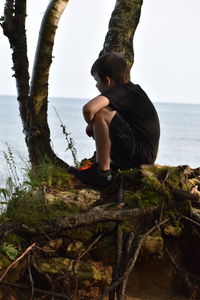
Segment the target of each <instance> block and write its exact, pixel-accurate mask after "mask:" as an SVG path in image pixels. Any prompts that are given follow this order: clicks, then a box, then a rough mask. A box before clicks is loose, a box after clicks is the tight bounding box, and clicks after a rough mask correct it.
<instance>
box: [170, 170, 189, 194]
mask: <svg viewBox="0 0 200 300" xmlns="http://www.w3.org/2000/svg"><path fill="white" fill-rule="evenodd" d="M166 182H167V184H169V185H170V186H173V187H175V188H179V189H183V190H188V185H187V179H186V178H185V175H184V174H183V168H182V167H181V166H179V167H171V168H169V170H168V175H167V180H166Z"/></svg>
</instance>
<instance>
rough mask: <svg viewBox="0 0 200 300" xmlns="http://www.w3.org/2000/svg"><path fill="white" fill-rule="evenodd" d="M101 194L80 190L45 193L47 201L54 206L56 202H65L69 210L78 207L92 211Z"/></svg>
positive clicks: (95, 191) (89, 190)
mask: <svg viewBox="0 0 200 300" xmlns="http://www.w3.org/2000/svg"><path fill="white" fill-rule="evenodd" d="M100 197H101V195H100V192H99V191H97V190H93V189H86V188H85V189H80V190H73V191H64V192H63V191H54V192H53V193H48V192H46V193H45V201H46V202H47V203H48V204H54V203H55V202H56V201H58V200H59V201H61V200H62V201H63V202H64V203H65V204H66V205H67V206H68V207H69V208H70V207H72V206H77V207H78V208H80V209H81V210H84V211H86V210H88V209H90V208H91V207H92V206H93V205H94V203H95V202H96V201H98V200H99V199H100Z"/></svg>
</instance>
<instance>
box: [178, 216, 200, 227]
mask: <svg viewBox="0 0 200 300" xmlns="http://www.w3.org/2000/svg"><path fill="white" fill-rule="evenodd" d="M180 219H185V220H187V221H189V222H191V223H192V224H194V225H197V226H199V227H200V223H198V222H196V221H194V220H192V219H191V218H188V217H186V216H183V215H181V217H180Z"/></svg>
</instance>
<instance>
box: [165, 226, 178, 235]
mask: <svg viewBox="0 0 200 300" xmlns="http://www.w3.org/2000/svg"><path fill="white" fill-rule="evenodd" d="M164 233H165V234H166V235H169V236H174V237H179V236H180V235H181V233H182V228H181V227H180V226H173V225H166V226H165V227H164Z"/></svg>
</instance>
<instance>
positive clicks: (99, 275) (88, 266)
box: [38, 257, 109, 281]
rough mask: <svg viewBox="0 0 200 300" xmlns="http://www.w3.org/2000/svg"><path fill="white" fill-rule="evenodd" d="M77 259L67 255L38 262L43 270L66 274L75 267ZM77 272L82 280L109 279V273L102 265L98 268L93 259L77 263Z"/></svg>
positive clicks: (39, 267)
mask: <svg viewBox="0 0 200 300" xmlns="http://www.w3.org/2000/svg"><path fill="white" fill-rule="evenodd" d="M74 263H75V261H74V260H70V259H68V258H65V257H57V258H51V259H45V260H43V261H41V262H40V263H38V269H39V270H40V271H41V272H47V273H53V274H65V273H67V271H71V270H72V269H73V265H74ZM75 273H76V276H77V278H78V279H81V280H86V279H87V280H99V281H101V280H108V277H109V276H108V274H106V272H105V271H104V270H103V268H102V267H99V268H96V267H95V265H94V264H93V263H92V262H91V261H80V262H78V263H77V265H76V268H75Z"/></svg>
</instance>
